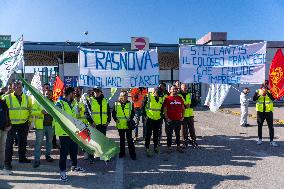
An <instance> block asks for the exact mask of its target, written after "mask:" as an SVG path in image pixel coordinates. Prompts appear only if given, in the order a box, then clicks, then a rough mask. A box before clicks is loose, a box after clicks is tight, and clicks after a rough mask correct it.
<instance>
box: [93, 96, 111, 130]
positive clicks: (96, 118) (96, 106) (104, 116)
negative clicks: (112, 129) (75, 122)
mask: <svg viewBox="0 0 284 189" xmlns="http://www.w3.org/2000/svg"><path fill="white" fill-rule="evenodd" d="M89 101H90V104H91V107H92V118H93V121H94V122H95V124H96V125H105V124H106V123H107V118H108V116H107V103H108V102H107V100H106V99H105V98H104V99H103V100H102V112H101V109H100V104H99V103H98V101H97V100H96V99H95V98H90V100H89ZM100 114H102V119H101V116H100Z"/></svg>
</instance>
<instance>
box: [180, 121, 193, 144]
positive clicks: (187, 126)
mask: <svg viewBox="0 0 284 189" xmlns="http://www.w3.org/2000/svg"><path fill="white" fill-rule="evenodd" d="M181 127H182V135H183V140H188V133H189V134H190V138H191V140H192V141H196V134H195V128H194V119H193V116H192V117H185V118H184V120H183V121H182V122H181Z"/></svg>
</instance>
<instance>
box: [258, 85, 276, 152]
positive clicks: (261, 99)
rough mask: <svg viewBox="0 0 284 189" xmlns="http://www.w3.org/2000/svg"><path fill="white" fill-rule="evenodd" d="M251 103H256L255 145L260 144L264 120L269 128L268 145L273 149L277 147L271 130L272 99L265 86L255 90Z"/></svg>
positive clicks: (272, 129)
mask: <svg viewBox="0 0 284 189" xmlns="http://www.w3.org/2000/svg"><path fill="white" fill-rule="evenodd" d="M253 101H256V104H255V105H256V115H257V125H258V141H257V144H258V145H261V144H262V126H263V122H264V120H266V122H267V125H268V128H269V138H270V145H271V146H273V147H276V146H278V145H277V143H276V142H275V141H273V139H274V128H273V109H274V108H273V101H274V98H273V96H272V95H271V93H270V91H269V90H268V89H267V86H266V85H262V86H261V88H260V89H258V90H256V92H255V94H254V96H253Z"/></svg>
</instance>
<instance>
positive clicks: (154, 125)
mask: <svg viewBox="0 0 284 189" xmlns="http://www.w3.org/2000/svg"><path fill="white" fill-rule="evenodd" d="M160 125H161V119H159V120H153V119H150V118H148V119H147V122H146V127H147V129H146V131H147V132H146V139H145V147H146V148H147V149H149V146H150V140H151V136H152V132H153V142H154V148H157V147H158V138H159V130H160Z"/></svg>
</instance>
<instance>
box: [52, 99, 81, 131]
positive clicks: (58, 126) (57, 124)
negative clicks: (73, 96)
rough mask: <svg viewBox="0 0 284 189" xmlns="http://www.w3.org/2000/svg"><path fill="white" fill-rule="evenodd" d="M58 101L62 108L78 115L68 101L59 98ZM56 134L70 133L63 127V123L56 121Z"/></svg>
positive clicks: (73, 115)
mask: <svg viewBox="0 0 284 189" xmlns="http://www.w3.org/2000/svg"><path fill="white" fill-rule="evenodd" d="M57 102H58V103H60V104H61V107H62V109H63V110H64V111H65V112H66V113H67V114H69V115H71V116H72V117H76V116H75V114H74V111H73V109H72V108H71V107H70V106H69V104H68V103H67V102H65V101H64V100H59V101H57ZM54 125H55V135H56V136H68V134H67V133H66V132H65V131H64V130H63V129H62V127H61V125H60V124H59V123H58V122H55V124H54Z"/></svg>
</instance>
